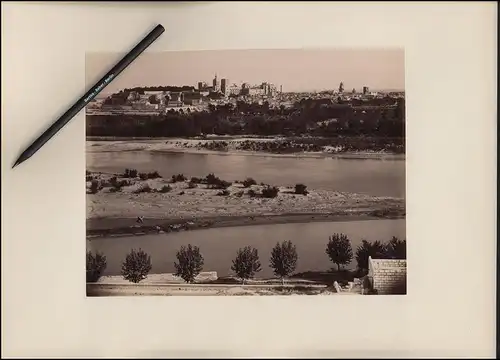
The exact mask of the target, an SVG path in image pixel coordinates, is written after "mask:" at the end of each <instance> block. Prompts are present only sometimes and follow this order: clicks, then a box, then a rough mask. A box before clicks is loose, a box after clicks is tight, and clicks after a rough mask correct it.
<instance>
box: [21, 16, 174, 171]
mask: <svg viewBox="0 0 500 360" xmlns="http://www.w3.org/2000/svg"><path fill="white" fill-rule="evenodd" d="M164 31H165V28H164V27H163V26H162V25H157V26H156V27H155V28H154V29H153V30H152V31H151V32H150V33H149V34H148V35H146V37H145V38H144V39H143V40H141V42H140V43H138V44H137V45H136V46H135V47H134V48H133V49H132V50H130V51H129V53H128V54H127V55H125V57H124V58H123V59H121V60H120V61H119V62H118V63H117V64H116V65H115V66H114V67H113V68H112V69H111V70H110V71H108V73H107V74H106V75H104V76H103V78H102V79H101V80H99V81H98V82H97V83H96V84H95V85H94V86H93V87H92V88H91V89H90V90H89V91H87V93H86V94H85V95H83V96H82V97H81V98H80V99H79V100H78V101H77V102H76V103H75V104H74V105H73V106H72V107H71V108H70V109H69V110H68V111H66V112H65V113H64V114H63V115H62V116H61V117H60V118H59V119H58V120H57V121H56V122H55V123H53V124H52V125H51V126H50V127H49V128H48V129H47V130H45V132H44V133H43V134H42V135H40V136H39V137H38V139H36V140H35V141H34V142H33V143H32V144H31V145H30V146H29V147H28V148H27V149H26V150H24V152H23V153H22V154H21V156H19V158H18V159H17V160H16V162H15V163H14V165H13V166H12V168H14V167H16V166H17V165H19V164H20V163H22V162H23V161H26V160H27V159H29V158H30V157H31V156H33V154H34V153H36V152H37V151H38V150H39V149H40V148H41V147H42V146H43V145H44V144H45V143H46V142H47V141H49V140H50V138H52V136H54V135H55V134H56V133H57V132H58V131H59V130H61V129H62V128H63V127H64V125H66V124H67V123H68V122H69V121H70V120H71V119H72V118H73V117H74V116H75V115H76V114H78V113H79V112H80V110H82V109H83V108H84V107H85V106H86V105H87V104H88V103H89V102H90V101H91V100H92V99H93V98H95V97H96V96H97V95H98V94H99V93H100V92H101V91H102V90H103V89H104V88H105V87H106V86H107V85H108V84H109V83H110V82H111V81H112V80H113V79H114V78H116V77H117V76H118V74H120V73H121V72H122V71H123V70H125V68H126V67H127V66H128V65H130V63H132V61H134V60H135V59H136V58H137V57H138V56H139V55H140V54H141V53H142V52H143V51H144V50H146V48H147V47H148V46H149V45H151V44H152V43H153V42H154V41H155V40H156V39H157V38H158V37H159V36H160V35H161V34H162V33H163V32H164Z"/></svg>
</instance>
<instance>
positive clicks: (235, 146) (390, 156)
mask: <svg viewBox="0 0 500 360" xmlns="http://www.w3.org/2000/svg"><path fill="white" fill-rule="evenodd" d="M282 140H285V139H273V138H263V139H258V138H244V137H242V138H237V139H229V140H199V139H180V138H174V139H168V140H165V139H160V140H158V139H146V140H144V139H141V140H116V141H110V140H106V141H104V140H92V141H90V140H87V150H86V151H87V152H89V153H92V152H121V151H150V152H157V153H189V154H200V155H244V156H266V157H278V158H335V159H374V160H404V159H405V154H394V153H388V152H375V151H356V152H354V151H343V150H342V148H339V147H332V146H323V147H322V150H321V151H297V152H292V153H276V152H269V151H255V150H242V149H241V144H242V143H244V142H251V143H255V144H257V143H265V142H275V141H282ZM214 142H216V143H217V142H224V143H225V144H226V145H225V146H224V147H223V148H221V149H218V150H210V149H207V148H206V146H207V144H210V143H214Z"/></svg>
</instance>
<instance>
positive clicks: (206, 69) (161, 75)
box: [85, 49, 404, 96]
mask: <svg viewBox="0 0 500 360" xmlns="http://www.w3.org/2000/svg"><path fill="white" fill-rule="evenodd" d="M120 56H122V54H120V53H87V54H86V66H85V67H86V71H85V72H86V74H85V77H86V82H87V84H88V85H90V84H91V83H93V82H95V81H97V80H98V79H99V78H100V77H101V76H102V75H103V74H104V73H105V72H106V71H107V70H108V69H109V68H110V67H111V66H112V65H113V64H114V63H115V62H116V61H117V60H118V59H119V58H120ZM215 75H217V77H218V79H219V80H220V79H223V78H225V79H228V81H229V83H231V84H233V83H235V84H238V85H240V84H241V83H244V82H245V83H249V84H261V83H262V82H269V83H272V84H274V85H276V87H277V88H278V89H279V87H280V86H283V91H284V92H314V91H317V92H319V91H325V90H334V89H338V86H339V84H340V82H343V84H344V91H345V92H350V91H351V90H352V89H353V88H355V89H356V90H357V91H361V90H362V88H363V86H368V87H369V88H370V90H374V91H391V90H392V91H404V50H403V49H311V50H310V49H289V50H205V51H165V52H150V53H144V54H142V55H141V56H140V57H139V58H137V60H136V61H135V62H134V63H132V64H131V65H130V66H129V67H128V68H127V69H126V70H125V71H124V72H123V73H122V74H120V75H119V76H118V77H117V78H116V79H114V80H113V82H111V83H110V84H109V85H108V86H107V87H106V88H105V89H104V90H103V92H102V93H101V96H105V95H108V94H111V93H116V92H119V91H120V90H123V89H125V88H134V87H147V86H193V87H195V88H196V87H197V84H198V82H206V83H207V84H209V85H210V84H211V82H212V79H213V78H214V76H215Z"/></svg>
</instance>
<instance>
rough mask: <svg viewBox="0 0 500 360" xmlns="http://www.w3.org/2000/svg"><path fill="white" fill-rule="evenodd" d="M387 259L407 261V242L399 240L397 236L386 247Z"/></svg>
mask: <svg viewBox="0 0 500 360" xmlns="http://www.w3.org/2000/svg"><path fill="white" fill-rule="evenodd" d="M385 250H386V253H387V257H389V258H391V259H406V240H399V239H398V238H397V237H396V236H393V237H392V239H391V240H390V241H389V243H387V245H386V247H385Z"/></svg>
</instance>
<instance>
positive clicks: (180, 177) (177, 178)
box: [172, 174, 186, 183]
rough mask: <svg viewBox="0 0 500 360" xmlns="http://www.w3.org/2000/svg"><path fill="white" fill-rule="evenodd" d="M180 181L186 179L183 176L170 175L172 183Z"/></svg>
mask: <svg viewBox="0 0 500 360" xmlns="http://www.w3.org/2000/svg"><path fill="white" fill-rule="evenodd" d="M181 181H186V177H185V176H184V174H177V175H172V182H173V183H176V182H181Z"/></svg>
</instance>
